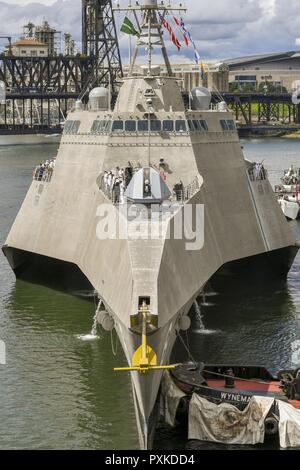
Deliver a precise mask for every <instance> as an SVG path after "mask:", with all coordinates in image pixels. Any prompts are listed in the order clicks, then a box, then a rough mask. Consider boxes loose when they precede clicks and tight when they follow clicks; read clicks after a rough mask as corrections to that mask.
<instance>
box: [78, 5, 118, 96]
mask: <svg viewBox="0 0 300 470" xmlns="http://www.w3.org/2000/svg"><path fill="white" fill-rule="evenodd" d="M82 52H83V54H84V55H86V56H87V57H89V58H90V59H91V73H90V77H89V82H88V85H87V89H90V88H92V87H94V86H97V85H104V86H107V85H108V84H109V83H110V84H111V87H112V91H115V85H116V79H117V77H120V76H122V64H121V55H120V50H119V44H118V39H117V30H116V25H115V19H114V14H113V10H112V2H111V0H82ZM86 91H87V90H86Z"/></svg>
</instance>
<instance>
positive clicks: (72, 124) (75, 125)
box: [64, 121, 80, 134]
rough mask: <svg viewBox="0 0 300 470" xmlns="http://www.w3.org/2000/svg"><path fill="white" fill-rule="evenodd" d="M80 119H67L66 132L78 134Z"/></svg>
mask: <svg viewBox="0 0 300 470" xmlns="http://www.w3.org/2000/svg"><path fill="white" fill-rule="evenodd" d="M79 126H80V121H67V122H66V123H65V127H64V133H65V134H77V132H78V129H79Z"/></svg>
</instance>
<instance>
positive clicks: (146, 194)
mask: <svg viewBox="0 0 300 470" xmlns="http://www.w3.org/2000/svg"><path fill="white" fill-rule="evenodd" d="M170 196H171V192H170V190H169V188H168V186H167V185H166V183H165V182H164V180H163V179H162V177H161V176H160V174H159V173H158V171H156V170H154V168H142V169H141V170H139V171H137V172H136V173H135V174H134V176H133V178H132V180H131V181H130V183H129V185H128V187H127V189H126V191H125V197H126V198H127V200H129V201H131V202H135V203H141V204H160V203H162V202H163V201H166V200H167V199H169V198H170Z"/></svg>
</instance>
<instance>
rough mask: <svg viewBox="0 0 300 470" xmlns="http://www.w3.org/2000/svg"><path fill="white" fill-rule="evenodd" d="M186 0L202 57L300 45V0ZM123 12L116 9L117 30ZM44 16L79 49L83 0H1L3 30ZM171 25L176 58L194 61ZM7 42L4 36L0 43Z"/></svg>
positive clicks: (123, 41)
mask: <svg viewBox="0 0 300 470" xmlns="http://www.w3.org/2000/svg"><path fill="white" fill-rule="evenodd" d="M119 3H121V4H126V5H127V4H128V2H126V0H125V1H124V0H121V1H120V2H119ZM176 3H177V2H176V1H173V4H174V5H175V4H176ZM185 4H186V6H187V8H188V11H187V13H186V14H184V15H183V18H184V20H185V23H186V26H187V28H188V29H189V30H190V31H191V33H192V36H193V38H194V40H195V42H196V44H197V48H198V51H199V54H200V56H201V57H203V60H204V61H205V60H219V59H220V60H221V59H225V58H233V57H241V56H245V55H251V54H261V53H268V52H281V51H288V50H294V49H300V8H299V0H186V2H185ZM124 15H125V14H124V13H122V14H119V13H118V14H117V23H118V30H119V22H120V21H121V20H122V18H123V16H124ZM43 19H47V20H48V21H49V23H50V24H51V25H53V26H55V27H56V28H57V29H58V30H61V31H63V32H70V33H72V34H73V37H74V39H75V41H76V43H77V46H78V49H80V47H81V0H36V1H34V2H33V1H32V0H6V1H2V0H0V36H4V35H12V36H13V37H14V38H17V37H19V36H20V34H21V31H22V26H23V25H24V24H25V23H26V22H28V21H29V20H30V21H32V22H34V23H36V24H38V23H40V22H41V21H42V20H43ZM172 25H173V26H174V30H175V32H176V34H177V36H178V39H179V40H180V41H181V42H182V48H181V51H180V53H177V50H176V49H175V47H174V46H173V45H172V44H171V43H170V42H169V41H168V33H167V32H165V35H164V36H165V38H166V42H167V47H168V52H169V55H170V56H171V60H172V62H175V63H176V62H177V63H183V62H191V59H192V57H193V51H192V48H191V47H189V48H187V47H185V46H184V43H183V40H182V39H183V38H182V36H181V33H180V32H179V31H178V30H176V29H175V25H174V23H172ZM119 42H120V48H121V53H122V56H123V58H124V62H126V61H128V59H127V58H128V37H127V36H126V35H124V34H123V33H120V34H119ZM4 43H5V41H4V40H0V45H3V44H4Z"/></svg>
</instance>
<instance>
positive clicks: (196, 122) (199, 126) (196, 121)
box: [193, 119, 202, 131]
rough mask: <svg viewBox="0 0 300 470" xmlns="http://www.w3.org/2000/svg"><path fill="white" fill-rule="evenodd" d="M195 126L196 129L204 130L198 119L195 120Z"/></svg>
mask: <svg viewBox="0 0 300 470" xmlns="http://www.w3.org/2000/svg"><path fill="white" fill-rule="evenodd" d="M193 126H194V128H195V131H201V130H202V127H201V124H200V122H199V121H198V120H196V119H194V120H193Z"/></svg>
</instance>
